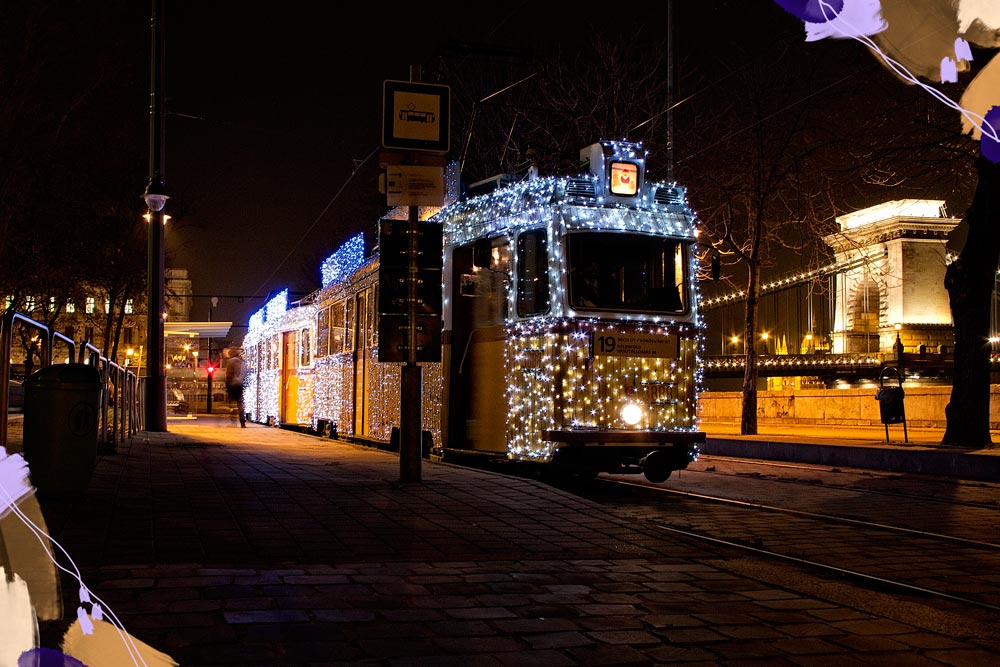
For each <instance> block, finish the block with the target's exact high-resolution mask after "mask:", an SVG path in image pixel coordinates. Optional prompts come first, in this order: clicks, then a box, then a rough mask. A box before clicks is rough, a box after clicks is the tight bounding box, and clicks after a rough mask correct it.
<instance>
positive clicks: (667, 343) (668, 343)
mask: <svg viewBox="0 0 1000 667" xmlns="http://www.w3.org/2000/svg"><path fill="white" fill-rule="evenodd" d="M590 354H591V356H606V357H657V358H661V359H676V358H677V357H679V356H680V339H679V338H678V337H677V336H673V335H666V336H665V335H653V334H639V333H631V334H619V333H615V332H613V331H595V332H594V333H592V334H591V338H590Z"/></svg>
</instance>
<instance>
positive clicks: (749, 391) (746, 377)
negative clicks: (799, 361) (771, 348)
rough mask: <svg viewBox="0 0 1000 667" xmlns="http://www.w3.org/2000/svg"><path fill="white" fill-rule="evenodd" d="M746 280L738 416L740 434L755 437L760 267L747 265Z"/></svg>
mask: <svg viewBox="0 0 1000 667" xmlns="http://www.w3.org/2000/svg"><path fill="white" fill-rule="evenodd" d="M749 269H750V270H749V274H750V277H749V279H748V280H747V304H746V319H745V321H744V328H743V341H744V342H743V345H744V359H745V362H746V365H745V368H744V370H743V403H742V406H741V408H742V409H741V414H740V433H741V434H742V435H757V376H758V369H757V308H758V305H759V302H760V265H759V264H755V263H751V264H750V265H749Z"/></svg>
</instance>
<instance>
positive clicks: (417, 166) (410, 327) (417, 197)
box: [379, 66, 451, 482]
mask: <svg viewBox="0 0 1000 667" xmlns="http://www.w3.org/2000/svg"><path fill="white" fill-rule="evenodd" d="M419 80H420V68H419V67H417V66H414V67H411V68H410V81H385V82H384V84H383V115H382V147H383V148H384V149H386V150H387V151H399V153H394V154H393V153H388V154H387V153H385V152H383V159H384V162H386V163H392V164H391V165H388V166H387V173H386V198H387V203H388V204H389V205H390V206H407V207H408V211H407V227H406V243H405V246H404V247H405V248H406V250H405V254H406V260H407V261H406V272H405V285H406V297H405V301H406V308H405V313H406V326H405V333H406V336H405V340H406V344H405V345H404V346H402V347H403V349H404V350H405V363H404V364H403V367H402V368H401V369H400V383H399V389H400V395H399V478H400V481H402V482H409V481H420V459H421V455H422V442H421V441H422V438H421V435H422V428H421V426H422V421H423V420H422V415H423V407H422V401H421V369H420V365H419V364H418V363H417V362H418V360H419V359H420V358H421V357H420V356H419V355H418V352H419V351H420V350H421V349H422V348H424V347H427V346H426V345H423V346H422V345H421V344H420V343H421V338H422V337H421V329H422V328H423V327H422V325H421V322H418V319H422V320H423V326H427V324H428V318H426V317H425V318H418V315H419V314H420V312H419V311H420V310H421V306H422V304H424V303H425V300H422V299H421V298H420V291H421V290H420V287H421V280H422V279H424V280H426V276H423V275H422V273H426V271H423V272H422V268H424V267H422V266H421V255H422V254H423V255H427V254H428V253H430V254H432V255H434V254H435V253H436V255H435V263H436V265H437V267H438V268H439V271H438V274H437V276H438V277H437V281H436V282H437V284H436V285H431V286H430V287H431V288H437V289H438V290H440V262H441V254H442V248H441V247H440V242H438V244H437V245H438V247H437V248H435V249H430V248H426V247H425V248H423V250H424V252H423V253H421V249H422V248H421V242H420V241H421V232H422V231H424V232H426V230H421V229H420V221H419V209H418V207H419V206H439V205H441V204H442V203H443V200H444V170H443V159H442V160H441V164H440V165H437V164H426V162H427V160H425V159H424V158H425V156H424V155H422V154H425V153H432V154H433V153H439V154H442V156H443V154H444V153H447V152H448V140H449V122H450V112H451V109H450V100H449V89H448V87H447V86H440V85H430V84H424V83H419ZM439 159H440V158H439ZM432 162H436V161H432ZM383 222H384V223H388V222H389V221H383ZM387 227H388V229H389V230H390V231H391V229H392V228H391V225H389V226H387ZM379 235H380V243H379V245H380V248H381V247H383V246H382V245H381V244H382V242H381V238H382V236H383V230H382V229H380V231H379ZM397 237H398V234H397ZM437 238H440V236H437ZM397 247H398V246H397ZM395 254H396V255H399V254H402V252H401V249H400V250H397V251H396V252H395ZM424 259H425V261H427V260H429V259H430V258H426V257H425V258H424ZM385 261H386V255H385V254H384V253H383V255H382V259H380V267H383V266H384V263H385ZM431 268H432V267H431ZM380 272H381V268H380ZM432 275H433V274H432ZM387 278H388V279H389V280H392V279H393V278H395V276H393V277H390V276H389V275H388V274H384V275H382V276H380V279H379V284H380V290H382V289H383V288H382V286H381V285H382V282H383V280H385V279H387ZM395 287H396V285H393V284H389V285H386V286H385V288H386V289H393V288H395ZM383 293H387V292H383ZM439 296H440V295H439ZM387 310H388V311H389V312H383V311H387ZM392 310H393V306H392V303H385V299H383V298H380V299H379V311H380V312H379V357H380V358H383V357H382V355H383V352H382V347H383V345H387V346H388V345H391V346H392V347H393V348H397V345H396V343H395V341H396V340H398V337H397V336H395V335H393V336H391V337H389V338H390V339H389V340H386V339H385V338H383V331H385V332H387V333H388V332H390V331H392V332H395V333H401V332H400V331H399V329H400V328H401V327H399V325H398V320H399V317H398V311H397V312H391V311H392ZM400 310H402V309H400ZM440 316H441V313H440V312H438V313H437V317H436V318H433V317H432V318H429V321H430V323H431V325H432V326H436V327H437V328H438V331H436V332H435V333H436V335H435V336H433V337H432V340H436V341H437V355H438V357H437V358H440V327H441V325H440V322H441V319H440ZM385 318H388V319H387V320H385V321H383V320H384V319H385ZM423 341H424V342H425V343H426V341H427V337H426V336H423ZM397 350H398V348H397V349H393V350H386V355H387V356H386V358H387V359H388V358H390V357H395V355H396V353H397ZM393 360H395V359H393ZM401 360H404V359H401Z"/></svg>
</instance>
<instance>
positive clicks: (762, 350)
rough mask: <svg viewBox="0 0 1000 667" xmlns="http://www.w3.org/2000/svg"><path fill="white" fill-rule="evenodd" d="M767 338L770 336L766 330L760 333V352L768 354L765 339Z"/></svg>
mask: <svg viewBox="0 0 1000 667" xmlns="http://www.w3.org/2000/svg"><path fill="white" fill-rule="evenodd" d="M768 338H770V334H769V333H767V332H766V331H765V332H764V333H762V334H761V335H760V342H761V354H770V353H769V352H768V351H767V339H768Z"/></svg>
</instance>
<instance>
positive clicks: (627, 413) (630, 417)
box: [618, 401, 642, 426]
mask: <svg viewBox="0 0 1000 667" xmlns="http://www.w3.org/2000/svg"><path fill="white" fill-rule="evenodd" d="M618 416H619V417H621V420H622V421H623V422H625V423H626V424H627V425H629V426H635V425H636V424H638V423H639V422H640V421H642V406H641V405H639V404H638V403H636V402H635V401H629V402H628V403H626V404H625V405H623V406H622V409H621V411H620V412H619V413H618Z"/></svg>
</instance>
